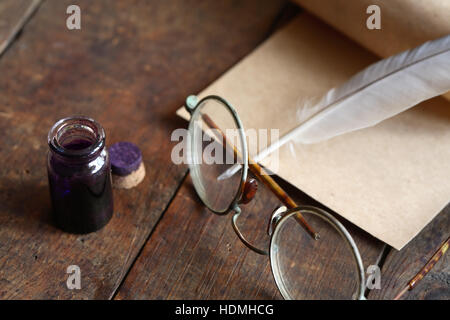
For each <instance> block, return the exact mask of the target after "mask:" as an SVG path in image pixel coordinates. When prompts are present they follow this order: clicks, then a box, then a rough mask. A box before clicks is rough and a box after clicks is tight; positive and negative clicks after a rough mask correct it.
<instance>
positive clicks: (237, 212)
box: [231, 205, 269, 256]
mask: <svg viewBox="0 0 450 320" xmlns="http://www.w3.org/2000/svg"><path fill="white" fill-rule="evenodd" d="M233 211H234V212H235V213H234V214H233V216H232V217H231V225H232V226H233V229H234V232H236V235H237V236H238V238H239V239H240V240H241V241H242V243H243V244H244V245H245V246H246V247H247V248H249V249H250V250H252V251H254V252H256V253H258V254H261V255H264V256H267V255H269V252H268V251H266V250H262V249H259V248H257V247H255V246H254V245H252V244H251V243H250V242H249V241H248V240H247V239H246V238H245V237H244V235H243V234H242V232H241V231H240V230H239V227H238V226H237V219H238V218H239V215H240V214H241V208H239V207H238V206H237V205H236V206H235V207H234V208H233Z"/></svg>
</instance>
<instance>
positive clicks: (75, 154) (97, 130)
mask: <svg viewBox="0 0 450 320" xmlns="http://www.w3.org/2000/svg"><path fill="white" fill-rule="evenodd" d="M75 128H76V129H79V130H84V131H86V132H88V133H89V135H90V136H92V137H93V139H92V140H93V141H92V143H91V144H90V145H89V146H87V147H86V148H81V149H76V150H74V149H70V148H66V147H65V146H64V145H63V144H62V143H61V141H60V139H61V138H62V136H63V134H64V133H66V132H67V130H70V129H75ZM105 139H106V134H105V130H104V129H103V127H102V126H101V125H100V124H99V123H98V122H97V121H95V120H94V119H92V118H90V117H86V116H70V117H66V118H62V119H60V120H58V121H57V122H56V123H55V124H54V125H53V126H52V128H51V129H50V131H49V132H48V136H47V142H48V145H49V147H50V150H51V151H53V152H55V153H56V154H58V155H61V156H63V157H67V158H73V159H76V158H86V157H91V156H93V155H95V154H97V153H98V152H99V151H101V150H102V149H103V148H104V147H105Z"/></svg>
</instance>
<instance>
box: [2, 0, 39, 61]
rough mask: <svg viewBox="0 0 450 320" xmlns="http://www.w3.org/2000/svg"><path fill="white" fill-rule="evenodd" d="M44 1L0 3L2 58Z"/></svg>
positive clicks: (17, 0) (18, 0) (23, 0)
mask: <svg viewBox="0 0 450 320" xmlns="http://www.w3.org/2000/svg"><path fill="white" fill-rule="evenodd" d="M41 2H42V0H3V1H0V56H1V55H2V53H3V52H4V51H5V50H6V49H7V48H8V46H9V45H10V44H11V43H12V42H13V41H14V39H15V37H16V36H17V35H18V34H19V33H20V32H21V31H22V28H23V27H24V26H25V24H26V22H27V21H28V19H29V18H30V17H31V16H32V15H33V14H34V12H35V11H36V10H37V8H38V7H39V5H40V4H41Z"/></svg>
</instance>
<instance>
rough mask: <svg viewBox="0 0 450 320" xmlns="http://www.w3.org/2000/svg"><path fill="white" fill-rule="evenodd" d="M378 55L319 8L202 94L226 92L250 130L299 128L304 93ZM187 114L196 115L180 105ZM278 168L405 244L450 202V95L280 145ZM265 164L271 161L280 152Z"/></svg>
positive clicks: (387, 238) (318, 90) (372, 229)
mask: <svg viewBox="0 0 450 320" xmlns="http://www.w3.org/2000/svg"><path fill="white" fill-rule="evenodd" d="M376 60H378V59H377V58H376V57H375V56H374V55H373V54H371V53H370V52H368V51H367V50H366V49H363V48H362V47H360V46H359V45H357V44H356V43H354V42H352V41H351V40H350V39H348V38H346V37H345V36H343V35H342V34H340V33H338V32H337V31H336V30H334V29H332V28H331V27H329V26H327V25H325V24H324V23H322V22H320V21H319V20H317V19H316V18H314V17H312V16H310V15H309V14H301V15H300V16H299V17H298V18H296V19H295V20H294V21H293V22H292V23H291V24H290V25H288V26H287V27H285V28H284V29H282V30H280V31H279V32H278V33H276V34H275V35H274V36H272V37H271V38H269V39H268V40H267V41H266V42H264V43H263V44H262V45H261V46H259V47H258V48H257V49H256V50H255V51H254V52H253V53H251V54H250V55H248V56H247V57H246V58H245V59H243V60H242V61H241V62H240V63H238V64H237V65H236V66H235V67H233V68H232V69H230V70H229V71H228V72H227V73H225V74H224V75H223V76H222V77H220V78H219V79H218V80H216V81H215V82H214V83H212V84H211V85H210V86H209V87H208V88H206V89H205V90H204V91H203V92H201V93H200V94H199V95H200V96H201V97H203V96H205V95H208V94H217V95H220V96H223V97H224V98H226V99H227V100H229V101H230V102H231V103H232V104H233V105H234V107H235V108H236V109H237V111H238V113H239V115H240V117H241V120H242V122H243V124H244V127H245V128H246V129H248V128H258V129H259V128H262V129H270V128H278V129H280V132H281V134H284V133H286V132H288V131H289V130H291V129H292V128H294V127H295V126H296V120H295V118H296V117H295V113H296V107H297V105H298V103H299V101H302V99H306V98H308V97H312V96H317V95H320V94H322V93H323V92H325V91H326V90H328V89H330V88H331V87H333V86H336V85H339V84H340V83H342V82H343V81H345V80H347V79H348V78H349V77H350V76H351V75H353V74H354V73H356V72H358V71H359V70H361V69H362V68H364V67H365V66H367V65H369V64H371V63H372V62H374V61H376ZM178 114H179V115H180V116H182V117H184V118H187V117H188V115H187V113H186V112H185V111H184V110H183V109H180V110H179V111H178ZM279 159H280V166H279V168H278V171H277V173H278V174H279V175H280V176H281V177H282V178H284V179H286V180H287V181H289V182H290V183H292V184H293V185H295V186H297V187H298V188H299V189H301V190H302V191H304V192H306V193H307V194H309V195H310V196H312V197H313V198H315V199H316V200H318V201H320V202H321V203H323V204H325V205H326V206H328V207H329V208H331V209H332V210H334V211H336V212H337V213H338V214H340V215H342V216H343V217H345V218H346V219H348V220H349V221H351V222H353V223H355V224H356V225H358V226H359V227H361V228H362V229H364V230H366V231H367V232H369V233H370V234H372V235H374V236H375V237H377V238H379V239H380V240H382V241H384V242H386V243H388V244H389V245H391V246H393V247H394V248H396V249H401V248H402V247H403V246H404V245H405V244H406V243H407V242H408V241H410V240H411V239H412V238H413V237H414V236H415V235H416V234H417V233H418V232H419V231H420V230H421V229H422V228H423V227H424V226H425V225H426V224H427V223H428V222H430V221H431V220H432V218H433V217H434V216H435V215H436V214H437V213H438V212H439V211H440V210H441V209H442V208H443V207H445V205H446V204H447V203H448V202H449V200H450V161H449V159H450V103H449V102H448V101H446V100H445V99H443V98H441V97H439V98H436V99H433V100H430V101H427V102H425V103H422V104H421V105H420V106H416V107H415V108H413V109H411V110H409V111H407V112H404V113H402V114H400V115H398V116H396V117H394V118H392V119H389V120H387V121H385V122H383V123H381V124H379V125H377V126H375V127H372V128H369V129H364V130H360V131H357V132H353V133H349V134H346V135H343V136H340V137H337V138H333V139H331V140H329V141H326V142H323V143H319V144H315V145H308V146H303V147H302V152H300V153H299V152H297V153H296V156H293V155H292V154H291V152H290V150H289V146H286V147H283V148H282V149H281V150H280V152H279ZM263 164H265V165H268V167H269V168H270V159H265V160H264V161H263Z"/></svg>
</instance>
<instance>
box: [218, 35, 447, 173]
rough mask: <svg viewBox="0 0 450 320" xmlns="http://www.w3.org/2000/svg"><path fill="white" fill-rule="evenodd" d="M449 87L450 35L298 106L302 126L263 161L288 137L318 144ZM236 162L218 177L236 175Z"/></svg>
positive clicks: (266, 152)
mask: <svg viewBox="0 0 450 320" xmlns="http://www.w3.org/2000/svg"><path fill="white" fill-rule="evenodd" d="M449 90H450V35H447V36H445V37H442V38H439V39H437V40H433V41H429V42H426V43H424V44H422V45H421V46H419V47H416V48H414V49H411V50H407V51H404V52H402V53H399V54H397V55H395V56H392V57H389V58H387V59H384V60H381V61H379V62H377V63H374V64H372V65H370V66H369V67H367V68H366V69H364V70H362V71H361V72H359V73H357V74H356V75H354V76H353V77H352V78H351V79H350V80H348V81H347V82H345V83H344V84H343V85H341V86H340V87H337V88H334V89H331V90H330V91H328V92H327V93H326V94H325V95H324V96H323V97H322V98H321V99H319V102H318V103H315V104H312V103H307V104H304V105H302V106H300V107H299V108H298V110H297V117H298V121H299V125H298V126H297V127H296V128H294V129H293V130H291V131H290V132H288V133H287V134H285V135H284V136H283V137H281V138H280V139H279V140H277V141H276V142H275V143H273V144H271V145H270V146H269V147H268V148H266V149H264V150H263V151H261V152H260V153H259V154H258V155H256V156H255V157H254V159H253V161H255V162H259V161H261V160H262V159H264V158H265V157H266V156H267V155H269V154H270V153H272V152H273V151H275V150H276V149H278V148H280V147H281V146H282V145H284V144H286V143H287V142H289V141H294V142H298V143H303V144H309V143H316V142H320V141H323V140H327V139H330V138H332V137H335V136H338V135H341V134H344V133H348V132H351V131H355V130H359V129H363V128H367V127H370V126H373V125H376V124H377V123H379V122H381V121H383V120H385V119H388V118H390V117H393V116H395V115H396V114H398V113H401V112H403V111H405V110H407V109H409V108H411V107H413V106H415V105H416V104H418V103H420V102H422V101H424V100H427V99H430V98H433V97H435V96H438V95H441V94H443V93H446V92H447V91H449ZM239 168H240V166H239V165H235V166H233V167H231V168H230V169H228V170H227V171H225V172H224V173H223V174H222V175H220V176H219V177H218V179H219V180H223V179H227V178H229V177H231V176H232V175H233V174H234V173H235V172H237V171H238V170H239Z"/></svg>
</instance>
